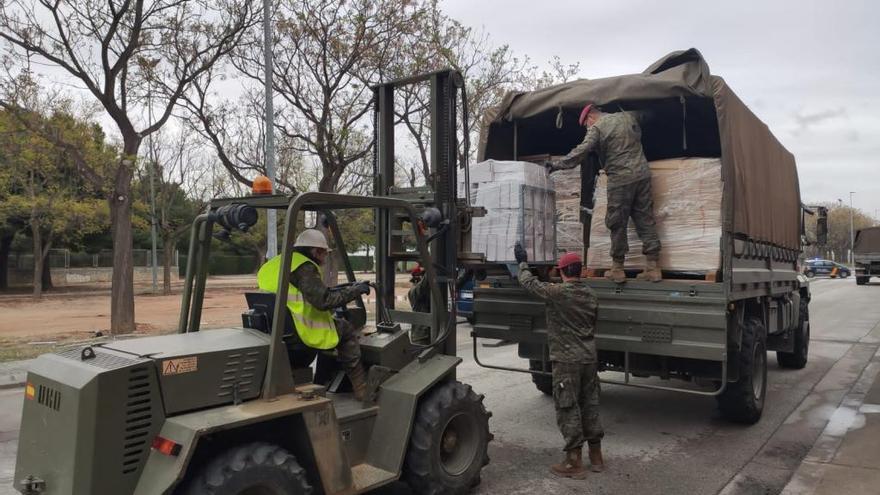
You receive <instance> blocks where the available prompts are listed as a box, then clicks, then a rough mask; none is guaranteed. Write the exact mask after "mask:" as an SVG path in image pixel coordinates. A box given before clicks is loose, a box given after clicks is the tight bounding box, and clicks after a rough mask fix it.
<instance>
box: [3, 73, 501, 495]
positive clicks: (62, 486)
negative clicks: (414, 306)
mask: <svg viewBox="0 0 880 495" xmlns="http://www.w3.org/2000/svg"><path fill="white" fill-rule="evenodd" d="M409 84H429V85H430V88H431V95H432V100H431V109H430V110H431V126H432V128H431V159H432V160H431V166H432V172H433V173H432V176H431V180H430V182H429V183H428V184H427V185H426V186H424V187H418V188H401V187H397V186H396V184H395V181H394V94H395V89H397V88H400V87H402V86H404V85H409ZM373 89H374V93H375V120H374V123H375V127H376V129H375V136H374V137H375V139H376V147H375V149H376V151H375V155H374V158H375V159H374V168H375V170H374V172H375V177H376V180H375V193H374V196H366V197H364V196H350V195H340V194H330V193H321V192H306V193H301V194H296V195H291V196H287V195H277V194H267V195H257V194H255V195H252V196H247V197H238V198H223V199H215V200H213V201H211V203H210V206H209V207H208V208H207V210H206V211H205V212H204V213H203V214H201V215H199V216H198V217H197V218H196V219H195V221H194V222H193V225H192V231H191V241H190V245H189V258H188V260H189V263H188V264H187V268H186V279H185V285H184V289H183V296H182V304H181V313H180V321H179V327H178V332H177V333H175V334H170V335H162V336H155V337H144V338H138V339H131V340H114V341H109V342H105V343H93V344H90V345H85V346H79V347H76V348H71V349H67V350H63V351H60V352H57V353H53V354H46V355H43V356H40V357H39V358H38V359H37V360H36V361H35V363H34V364H33V365H32V367H31V370H30V371H29V373H28V376H27V383H26V388H25V400H24V406H23V414H22V424H21V431H20V440H19V447H18V458H17V462H16V467H15V477H14V487H15V488H16V489H17V490H18V491H19V492H21V493H23V494H26V495H36V494H46V495H86V494H93V495H127V494H137V495H158V494H181V495H206V494H214V495H309V494H313V493H314V494H326V495H343V494H345V495H348V494H358V493H365V492H368V491H370V490H374V489H376V488H378V487H381V486H384V485H387V484H390V483H393V482H395V481H397V480H402V481H404V482H406V483H407V484H408V485H409V486H410V488H411V490H412V492H413V493H416V494H426V495H446V494H449V495H458V494H464V493H467V492H468V491H470V490H471V488H472V487H474V486H476V485H477V484H478V483H479V482H480V473H481V471H482V469H483V467H484V466H485V465H486V464H488V462H489V458H488V455H487V446H488V442H489V441H490V440H491V439H492V435H491V433H490V432H489V426H488V422H489V417H490V413H489V412H487V411H486V408H485V407H484V405H483V396H481V395H478V394H477V393H475V392H474V391H473V390H472V389H471V387H470V386H469V385H466V384H464V383H461V382H459V381H457V380H456V367H457V366H458V364H460V363H461V361H462V360H461V358H459V357H457V356H456V355H455V351H456V324H457V321H456V316H457V315H456V313H455V304H451V303H452V302H454V299H453V298H454V284H455V280H456V274H457V270H458V266H459V265H458V263H459V258H460V256H462V255H465V256H467V254H466V253H460V249H459V246H461V245H469V243H464V244H463V240H462V239H463V237H464V236H467V225H468V224H469V218H470V216H471V215H473V214H475V213H478V209H472V208H470V207H469V206H468V204H467V199H466V198H465V199H463V200H460V199H458V198H457V197H456V195H457V193H456V191H457V184H456V181H457V177H456V169H457V157H458V140H457V133H456V122H457V120H456V113H457V96H458V95H459V94H461V95H462V97H463V96H464V95H463V92H464V81H463V78H462V76H461V74H459V73H457V72H454V71H450V70H443V71H438V72H433V73H429V74H424V75H421V76H416V77H412V78H407V79H402V80H398V81H392V82H389V83H384V84H381V85H378V86H376V87H374V88H373ZM466 112H467V109H466V106H464V107H463V109H462V114H464V115H463V120H464V121H465V122H467V115H466ZM465 129H466V127H465ZM466 132H467V131H466V130H465V133H466ZM465 156H466V154H465ZM352 208H368V209H372V210H374V212H375V216H376V234H377V245H376V259H377V266H376V282H375V284H374V288H375V290H376V308H375V315H376V317H375V320H376V322H375V329H374V331H372V332H371V333H368V334H366V335H364V336H363V337H362V338H361V341H360V343H361V350H362V359H363V364H364V366H365V368H367V377H368V379H367V382H368V398H367V399H366V400H365V401H364V402H360V401H356V400H355V399H354V397H353V394H352V393H351V392H350V384H348V383H347V378H345V375H344V374H343V373H341V372H340V369H339V367H338V365H336V363H335V360H334V359H333V358H332V356H328V355H327V352H326V351H316V350H314V349H310V348H308V347H306V346H305V345H304V344H302V342H301V341H299V339H298V337H297V333H296V331H295V329H294V328H293V322H292V319H291V317H290V313H289V311H288V309H287V306H286V304H285V303H286V301H287V296H288V288H289V279H290V266H291V256H292V253H293V245H294V239H295V238H296V235H297V232H296V231H297V228H298V226H300V225H301V224H302V220H301V219H302V218H304V217H307V216H308V217H317V218H322V219H323V221H322V222H321V225H319V226H323V227H325V228H326V230H327V231H329V232H330V234H331V237H332V239H333V241H334V243H335V247H336V251H337V253H338V254H339V256H340V257H341V261H342V266H343V267H344V272H345V275H346V278H347V280H348V282H349V283H352V282H354V281H355V275H354V272H353V270H352V265H351V263H350V261H349V259H348V257H347V255H346V252H347V251H346V249H345V239H343V238H342V236H341V234H340V230H339V228H338V225H337V222H336V219H335V216H334V211H339V210H344V209H352ZM268 209H274V210H282V211H285V212H286V218H285V221H284V235H283V245H282V246H281V256H282V258H281V260H282V261H281V263H282V268H281V270H280V274H279V281H278V287H279V289H278V293H277V294H269V293H259V292H253V293H248V294H245V300H246V302H247V306H248V307H247V310H246V311H245V312H244V313H243V315H242V322H243V325H242V326H241V327H239V328H223V329H216V330H204V331H200V330H201V329H200V320H201V315H202V309H203V302H204V297H205V287H206V280H207V274H208V266H209V260H210V248H211V243H212V240H213V239H214V238H220V239H226V238H228V237H229V236H231V235H236V233H237V232H242V231H245V232H246V231H247V230H248V229H250V228H251V227H252V226H253V225H254V224H256V222H257V219H258V216H259V214H260V212H261V211H263V210H268ZM307 212H313V213H309V214H308V215H306V213H307ZM414 261H418V262H419V263H420V264H421V266H422V267H423V268H424V270H425V276H426V277H428V279H429V281H430V286H431V302H432V304H431V311H430V312H421V313H417V312H412V311H406V310H402V309H396V308H395V307H394V301H395V297H394V284H395V273H396V270H397V267H398V265H399V263H401V262H414ZM245 300H243V301H242V302H243V303H244V302H245ZM448 308H449V309H448ZM243 309H244V304H243ZM337 315H338V316H340V317H344V318H347V319H349V321H350V322H351V323H352V324H354V325H357V326H363V325H364V323H365V322H366V320H367V311H366V306H365V303H364V301H363V299H358V300H356V301H354V303H353V304H350V307H347V308H339V310H338V312H337ZM414 325H420V326H423V327H429V328H430V335H431V339H430V342H428V343H426V344H423V343H416V342H413V341H412V340H411V339H410V337H409V329H410V328H411V327H412V326H414ZM313 361H316V364H313Z"/></svg>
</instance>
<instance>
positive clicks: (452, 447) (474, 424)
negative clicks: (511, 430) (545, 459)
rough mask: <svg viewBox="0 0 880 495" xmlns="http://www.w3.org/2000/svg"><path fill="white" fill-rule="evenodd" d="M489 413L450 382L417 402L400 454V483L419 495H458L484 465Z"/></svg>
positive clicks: (470, 391)
mask: <svg viewBox="0 0 880 495" xmlns="http://www.w3.org/2000/svg"><path fill="white" fill-rule="evenodd" d="M490 416H491V414H490V413H489V412H488V411H486V407H485V406H483V396H482V395H477V394H476V393H474V391H473V389H472V388H471V386H470V385H465V384H463V383H461V382H458V381H450V382H445V383H441V384H439V385H437V386H436V387H434V389H433V390H431V391H430V392H428V394H427V395H426V396H425V397H423V398H422V400H421V401H420V403H419V409H418V412H417V416H416V419H415V421H414V423H413V429H412V435H411V436H410V441H409V449H408V450H407V453H406V464H405V466H404V472H403V476H404V480H405V481H406V482H407V483H408V484H409V486H410V488H412V490H413V492H414V493H416V494H419V495H460V494H464V493H467V492H468V491H469V490H470V489H471V488H472V487H474V486H477V485H478V484H479V483H480V471H482V469H483V466H485V465H487V464H489V453H488V446H489V442H490V441H491V440H492V434H491V433H489V417H490Z"/></svg>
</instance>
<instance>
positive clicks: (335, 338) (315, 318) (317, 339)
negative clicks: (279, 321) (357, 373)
mask: <svg viewBox="0 0 880 495" xmlns="http://www.w3.org/2000/svg"><path fill="white" fill-rule="evenodd" d="M303 263H311V264H313V265H315V267H316V268H319V267H318V264H317V263H315V262H314V261H312V260H310V259H309V258H308V257H307V256H305V255H304V254H302V253H297V252H294V253H293V257H292V258H291V265H290V271H291V273H293V272H294V271H295V270H296V269H297V268H299V267H300V266H302V264H303ZM318 271H319V272H320V268H319V270H318ZM280 272H281V255H278V256H275V257H274V258H272V259H270V260H269V261H267V262H266V263H265V264H263V266H261V267H260V271H259V272H257V286H258V287H259V288H260V290H264V291H267V292H274V293H276V294H277V293H278V276H279V274H280ZM287 309H289V310H290V316H292V317H293V325H294V326H295V327H296V333H297V334H298V335H299V338H300V340H302V341H303V343H304V344H305V345H307V346H309V347H313V348H315V349H333V348H334V347H336V345H337V344H339V334H338V333H336V322H335V321H334V320H333V314H332V313H331V312H330V311H329V310H326V309H318V308H316V307H314V306H312V305H311V304H309V303H308V301H306V300H305V298H303V296H302V293H301V292H300V291H299V289H297V288H296V287H294V286H293V284H289V285H288V287H287Z"/></svg>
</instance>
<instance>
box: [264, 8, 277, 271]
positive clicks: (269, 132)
mask: <svg viewBox="0 0 880 495" xmlns="http://www.w3.org/2000/svg"><path fill="white" fill-rule="evenodd" d="M263 61H264V78H265V80H264V83H265V92H266V94H265V99H266V101H265V104H266V110H265V119H266V149H265V155H266V175H268V176H269V183H270V184H272V192H273V193H274V192H275V132H274V130H275V126H274V120H275V112H274V110H273V109H272V70H273V65H272V0H263ZM266 213H267V214H266V244H267V246H266V259H272V258H274V257H275V255H276V254H277V247H278V241H277V238H276V235H277V231H276V229H275V210H274V209H273V208H269V210H268V211H267V212H266Z"/></svg>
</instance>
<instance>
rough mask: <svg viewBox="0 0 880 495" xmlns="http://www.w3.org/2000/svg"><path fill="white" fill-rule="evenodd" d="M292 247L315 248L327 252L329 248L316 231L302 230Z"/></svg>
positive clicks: (319, 232) (325, 239)
mask: <svg viewBox="0 0 880 495" xmlns="http://www.w3.org/2000/svg"><path fill="white" fill-rule="evenodd" d="M293 247H316V248H322V249H326V250H327V251H329V250H330V246H328V245H327V238H326V237H324V234H323V233H322V232H321V231H320V230H318V229H306V230H303V231H302V232H301V233H300V234H299V235H298V236H297V237H296V242H295V243H294V244H293Z"/></svg>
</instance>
